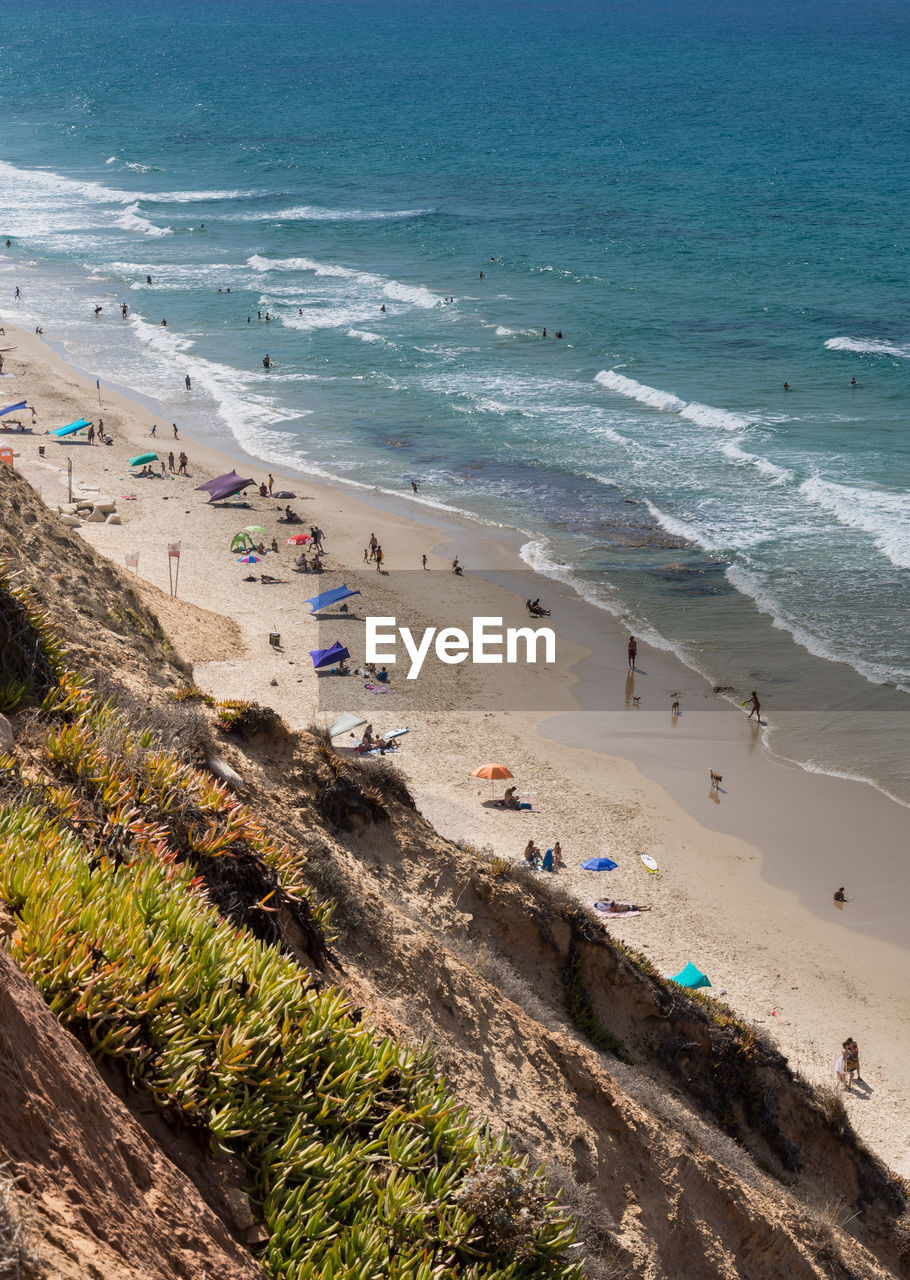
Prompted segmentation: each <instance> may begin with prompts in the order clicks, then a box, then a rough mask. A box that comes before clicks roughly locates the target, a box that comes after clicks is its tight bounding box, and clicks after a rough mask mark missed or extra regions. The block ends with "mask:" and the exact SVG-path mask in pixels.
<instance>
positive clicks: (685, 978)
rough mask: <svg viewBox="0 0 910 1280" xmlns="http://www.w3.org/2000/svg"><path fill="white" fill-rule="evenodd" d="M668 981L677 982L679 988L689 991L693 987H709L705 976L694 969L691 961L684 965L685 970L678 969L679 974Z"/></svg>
mask: <svg viewBox="0 0 910 1280" xmlns="http://www.w3.org/2000/svg"><path fill="white" fill-rule="evenodd" d="M670 981H671V982H677V983H679V985H680V986H681V987H689V988H690V989H694V988H695V987H710V985H711V983H710V982H709V981H708V979H707V977H706V976H705V974H703V973H702V971H701V970H700V969H696V967H695V965H694V964H693V963H692V961H691V960H690V961H689V963H688V964H687V965H686V967H685V969H680V971H679V973H677V974H675V975H674V976H673V977H672V978H671V979H670Z"/></svg>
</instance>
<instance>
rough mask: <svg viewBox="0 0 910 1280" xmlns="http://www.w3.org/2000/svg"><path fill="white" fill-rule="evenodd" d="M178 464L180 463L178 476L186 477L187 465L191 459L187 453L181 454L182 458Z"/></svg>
mask: <svg viewBox="0 0 910 1280" xmlns="http://www.w3.org/2000/svg"><path fill="white" fill-rule="evenodd" d="M178 462H179V463H180V466H179V467H178V468H177V474H178V476H185V475H186V464H187V463H188V462H189V458H188V457H187V456H186V454H185V453H181V455H180V457H179V458H178Z"/></svg>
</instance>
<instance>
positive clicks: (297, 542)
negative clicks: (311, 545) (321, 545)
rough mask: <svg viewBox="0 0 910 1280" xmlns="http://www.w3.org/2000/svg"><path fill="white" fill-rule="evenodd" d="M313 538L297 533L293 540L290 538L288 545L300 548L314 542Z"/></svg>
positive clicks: (307, 534)
mask: <svg viewBox="0 0 910 1280" xmlns="http://www.w3.org/2000/svg"><path fill="white" fill-rule="evenodd" d="M312 541H313V538H312V536H311V535H310V534H309V533H295V534H294V536H293V538H288V540H287V543H286V545H287V546H289V547H299V546H302V545H303V544H304V543H306V542H312Z"/></svg>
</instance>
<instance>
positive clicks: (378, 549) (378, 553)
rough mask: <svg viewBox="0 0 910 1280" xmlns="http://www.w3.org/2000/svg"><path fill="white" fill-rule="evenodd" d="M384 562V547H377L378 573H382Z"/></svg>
mask: <svg viewBox="0 0 910 1280" xmlns="http://www.w3.org/2000/svg"><path fill="white" fill-rule="evenodd" d="M382 561H383V554H382V547H379V546H377V548H376V572H377V573H382Z"/></svg>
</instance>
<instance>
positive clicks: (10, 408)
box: [0, 400, 28, 418]
mask: <svg viewBox="0 0 910 1280" xmlns="http://www.w3.org/2000/svg"><path fill="white" fill-rule="evenodd" d="M27 408H28V404H27V402H26V401H25V400H20V401H19V403H18V404H10V405H7V407H6V408H5V409H0V418H5V417H6V415H7V414H8V413H15V412H16V410H17V409H27Z"/></svg>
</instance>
